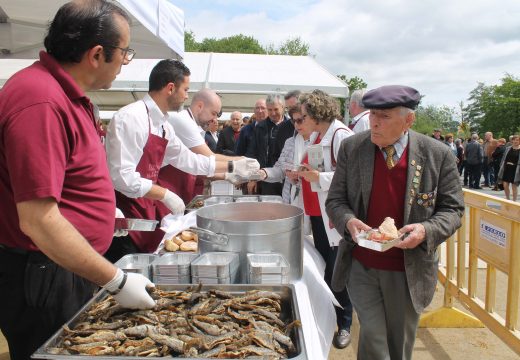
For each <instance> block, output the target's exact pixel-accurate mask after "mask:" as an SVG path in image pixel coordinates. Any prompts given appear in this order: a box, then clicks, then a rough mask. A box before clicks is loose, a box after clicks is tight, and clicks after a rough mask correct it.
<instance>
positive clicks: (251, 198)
mask: <svg viewBox="0 0 520 360" xmlns="http://www.w3.org/2000/svg"><path fill="white" fill-rule="evenodd" d="M229 198H231V199H232V201H231V202H258V201H260V202H278V203H283V200H282V197H281V196H276V195H197V196H195V197H194V198H193V199H192V200H191V201H190V202H189V203H188V205H186V212H191V211H196V210H198V209H200V208H203V207H204V206H206V205H214V204H222V203H227V202H229ZM209 199H211V200H209ZM206 200H209V203H210V204H209V203H208V204H205V201H206Z"/></svg>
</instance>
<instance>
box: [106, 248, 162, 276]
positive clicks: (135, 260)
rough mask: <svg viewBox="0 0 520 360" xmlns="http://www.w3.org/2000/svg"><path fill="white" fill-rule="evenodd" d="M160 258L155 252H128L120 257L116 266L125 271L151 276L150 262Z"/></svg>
mask: <svg viewBox="0 0 520 360" xmlns="http://www.w3.org/2000/svg"><path fill="white" fill-rule="evenodd" d="M156 258H158V256H157V255H154V254H128V255H125V256H123V257H122V258H121V259H119V260H118V261H117V262H116V263H115V266H117V267H118V268H120V269H121V270H123V271H124V272H133V273H138V274H141V275H144V276H146V277H147V278H148V279H150V278H151V276H150V275H151V271H150V264H151V263H153V262H154V261H155V259H156Z"/></svg>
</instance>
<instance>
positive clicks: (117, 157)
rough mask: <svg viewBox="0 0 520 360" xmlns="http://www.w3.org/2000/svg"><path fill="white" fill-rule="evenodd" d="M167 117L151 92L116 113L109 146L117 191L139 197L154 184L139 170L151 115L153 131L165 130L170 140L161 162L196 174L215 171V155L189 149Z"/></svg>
mask: <svg viewBox="0 0 520 360" xmlns="http://www.w3.org/2000/svg"><path fill="white" fill-rule="evenodd" d="M145 104H146V106H145ZM146 107H148V112H149V114H148V113H147V111H146ZM168 117H169V115H168V114H166V115H165V114H163V112H162V111H161V110H160V109H159V107H158V106H157V104H156V103H155V101H154V100H153V99H152V98H151V97H150V96H149V95H148V94H147V95H145V97H144V98H143V100H142V101H141V100H140V101H136V102H134V103H132V104H129V105H127V106H125V107H123V108H122V109H120V110H119V111H118V112H116V113H115V114H114V117H113V118H112V121H110V124H109V126H108V131H107V138H106V150H107V159H108V166H109V170H110V176H111V178H112V182H113V183H114V188H115V189H116V190H117V191H119V192H121V193H123V194H124V195H126V196H128V197H130V198H139V197H143V196H144V195H145V194H146V193H148V192H149V191H150V189H151V188H152V181H151V180H149V179H145V178H142V177H141V174H139V172H137V170H136V167H137V164H138V163H139V161H140V160H141V157H142V155H143V149H144V146H145V145H146V142H147V141H148V129H149V127H148V124H149V119H150V120H151V121H150V131H151V133H152V134H154V135H157V136H162V134H163V130H164V132H165V138H166V139H168V140H169V141H168V144H167V146H166V153H165V156H164V160H163V164H162V166H166V165H168V164H170V165H173V166H174V167H176V168H178V169H180V170H182V171H184V172H187V173H190V174H193V175H206V176H213V175H214V173H215V157H214V156H210V157H207V156H204V155H199V154H195V153H193V152H192V151H190V150H189V149H188V148H187V147H186V146H185V145H184V144H183V143H182V142H181V141H180V139H179V138H178V137H177V136H176V135H175V131H174V130H173V127H172V125H171V124H170V123H169V122H168V121H167V119H168Z"/></svg>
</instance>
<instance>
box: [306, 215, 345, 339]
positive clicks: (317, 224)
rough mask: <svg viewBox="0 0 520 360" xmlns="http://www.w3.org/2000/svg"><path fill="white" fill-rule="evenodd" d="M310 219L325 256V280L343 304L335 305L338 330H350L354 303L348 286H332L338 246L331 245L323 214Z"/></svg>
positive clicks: (315, 240)
mask: <svg viewBox="0 0 520 360" xmlns="http://www.w3.org/2000/svg"><path fill="white" fill-rule="evenodd" d="M310 219H311V227H312V237H313V239H314V246H315V247H316V250H318V252H319V253H320V255H321V256H322V257H323V260H325V276H324V280H325V282H326V283H327V285H328V286H329V288H330V290H331V291H332V293H333V294H334V296H335V297H336V300H338V302H339V304H340V305H341V306H343V309H342V308H340V307H335V310H336V323H337V325H338V330H342V329H345V330H348V331H350V326H351V325H352V303H351V302H350V298H349V296H348V292H347V288H346V287H345V289H343V290H342V291H339V292H337V291H334V290H332V287H331V281H332V272H333V271H334V263H335V262H336V256H337V255H338V247H337V246H334V247H331V246H330V244H329V239H328V237H327V233H326V232H325V226H324V225H323V218H322V217H321V216H311V217H310Z"/></svg>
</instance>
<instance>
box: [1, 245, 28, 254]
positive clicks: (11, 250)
mask: <svg viewBox="0 0 520 360" xmlns="http://www.w3.org/2000/svg"><path fill="white" fill-rule="evenodd" d="M0 251H2V252H7V253H10V254H16V255H22V256H26V255H29V254H30V253H31V252H34V251H30V250H25V249H19V248H12V247H9V246H5V245H2V244H0Z"/></svg>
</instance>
